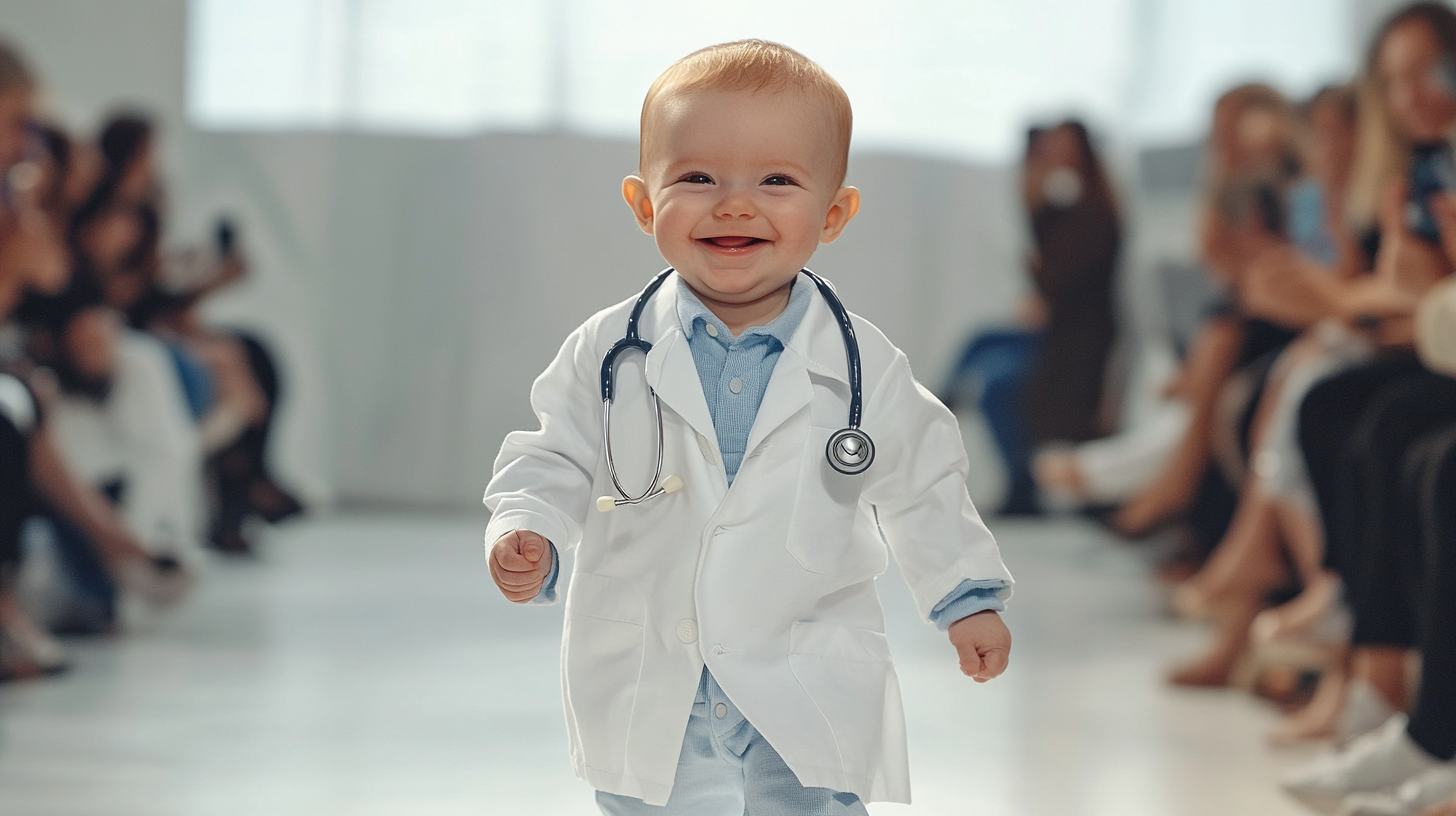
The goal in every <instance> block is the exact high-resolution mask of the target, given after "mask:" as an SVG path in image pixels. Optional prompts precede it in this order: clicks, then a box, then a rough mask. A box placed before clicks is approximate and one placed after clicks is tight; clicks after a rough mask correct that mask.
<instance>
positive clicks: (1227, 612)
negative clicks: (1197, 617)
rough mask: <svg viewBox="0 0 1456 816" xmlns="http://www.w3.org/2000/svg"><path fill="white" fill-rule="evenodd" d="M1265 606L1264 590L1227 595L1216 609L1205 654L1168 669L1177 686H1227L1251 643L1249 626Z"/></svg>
mask: <svg viewBox="0 0 1456 816" xmlns="http://www.w3.org/2000/svg"><path fill="white" fill-rule="evenodd" d="M1263 608H1264V596H1263V593H1262V592H1257V593H1256V592H1248V593H1244V594H1241V595H1239V596H1237V597H1231V598H1228V599H1226V600H1225V601H1224V602H1223V603H1222V604H1220V605H1219V607H1218V609H1217V610H1216V611H1215V613H1214V623H1215V629H1214V635H1213V643H1212V644H1210V646H1209V650H1208V651H1207V652H1206V653H1205V654H1204V655H1203V656H1202V657H1199V658H1197V659H1195V660H1193V661H1191V662H1189V663H1185V664H1183V665H1182V666H1179V667H1177V668H1175V669H1173V670H1172V671H1171V672H1169V673H1168V682H1170V683H1172V684H1173V685H1176V686H1204V687H1217V686H1226V685H1228V683H1229V678H1230V677H1231V676H1232V675H1233V671H1234V667H1235V666H1236V665H1238V662H1239V658H1240V657H1241V656H1242V655H1243V653H1244V651H1245V649H1247V648H1248V643H1249V627H1250V626H1251V625H1253V623H1254V617H1255V616H1257V615H1258V614H1259V611H1260V610H1261V609H1263Z"/></svg>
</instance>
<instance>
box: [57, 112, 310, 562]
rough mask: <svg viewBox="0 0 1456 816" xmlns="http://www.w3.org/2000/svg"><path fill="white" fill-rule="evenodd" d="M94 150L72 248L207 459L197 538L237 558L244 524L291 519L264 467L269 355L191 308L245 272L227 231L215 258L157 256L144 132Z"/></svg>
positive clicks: (110, 130) (113, 138)
mask: <svg viewBox="0 0 1456 816" xmlns="http://www.w3.org/2000/svg"><path fill="white" fill-rule="evenodd" d="M101 148H102V153H103V154H104V156H105V168H106V171H105V173H104V174H103V176H102V181H101V183H100V184H99V185H98V186H97V188H96V191H95V193H94V194H93V195H92V197H91V200H90V201H89V202H88V204H87V206H86V207H84V208H83V209H82V211H81V212H80V213H78V216H77V219H76V223H75V225H74V227H73V235H74V241H73V243H74V245H75V246H76V248H77V250H78V256H79V257H80V258H81V259H82V260H83V262H84V264H85V266H86V269H87V271H88V274H90V275H92V276H93V277H95V278H96V279H97V280H98V281H100V282H101V283H102V285H103V287H104V288H105V290H106V293H107V302H108V303H110V304H111V305H113V306H114V307H116V308H118V309H121V310H123V311H124V312H126V314H127V316H128V319H129V320H130V321H131V323H132V325H133V326H135V327H137V328H140V329H143V330H145V331H147V332H149V333H151V334H152V335H154V336H156V337H157V338H158V339H160V340H162V341H163V343H164V344H165V345H166V347H167V349H168V351H169V353H170V354H171V356H172V359H173V362H174V364H175V366H176V370H177V376H178V377H179V378H180V380H181V382H182V383H183V386H184V389H185V391H186V394H187V397H188V404H189V406H190V409H191V411H192V414H193V416H194V418H195V419H196V421H197V422H198V424H199V426H200V429H201V436H202V441H203V447H204V449H205V451H206V452H207V454H208V465H207V472H208V477H209V481H210V483H211V493H212V494H213V496H214V497H215V500H216V506H215V507H214V510H213V520H212V522H211V524H210V527H211V530H210V533H209V539H210V541H211V543H212V545H213V546H215V547H217V548H218V549H220V550H222V551H224V552H235V553H246V552H248V551H249V550H250V547H249V544H248V542H247V540H246V539H245V538H244V536H243V532H242V529H243V521H244V520H245V518H246V517H247V516H248V515H251V514H257V515H259V516H261V517H263V518H264V519H265V520H267V521H278V520H281V519H283V518H286V517H288V516H290V515H293V514H295V513H298V512H300V511H301V509H302V507H301V505H300V504H299V503H298V501H297V500H296V499H294V498H293V497H292V496H291V495H289V494H288V493H287V492H286V491H284V490H283V489H282V488H280V487H279V486H278V484H277V482H276V481H275V480H274V479H273V478H272V476H271V474H270V472H269V470H268V468H267V466H266V452H267V442H268V436H269V431H270V429H271V425H272V420H273V416H274V412H275V408H276V406H277V403H278V397H279V377H278V373H277V369H276V367H275V365H274V363H273V360H272V357H271V355H270V354H269V353H268V352H267V350H266V349H265V348H264V346H263V345H262V343H261V342H259V341H258V340H257V339H256V338H253V337H251V336H249V335H246V334H242V333H227V332H218V331H214V330H212V329H209V328H207V327H206V326H205V325H204V324H203V323H202V321H201V318H200V314H199V308H200V304H201V303H202V301H203V300H204V299H205V298H206V297H207V296H208V295H209V294H211V293H212V292H215V291H217V290H219V289H221V288H222V287H225V286H227V285H229V284H231V283H233V282H235V281H237V280H239V279H241V278H242V277H243V275H244V274H245V272H246V265H245V263H244V261H243V258H242V256H241V255H240V254H239V253H238V251H237V249H236V247H235V246H234V245H233V240H232V231H231V228H230V227H228V228H225V229H220V234H219V244H218V246H217V247H216V249H215V250H208V251H198V250H193V251H190V252H185V253H179V254H176V255H170V256H168V255H164V254H163V253H162V252H161V250H160V239H161V230H162V222H161V211H162V202H161V196H160V193H159V183H158V180H157V177H156V173H155V167H154V158H153V152H154V137H153V131H152V127H151V125H150V123H149V122H147V121H146V120H145V119H144V118H141V117H137V116H130V115H127V116H118V117H115V118H114V119H113V120H112V121H111V122H109V123H108V125H107V126H106V128H105V129H104V130H103V132H102V136H101ZM125 219H132V223H131V228H132V230H133V233H132V234H130V235H129V239H130V241H129V243H126V244H125V247H124V249H123V242H120V241H119V239H115V237H114V236H115V235H116V233H117V232H118V230H120V229H121V227H120V225H119V224H118V223H117V222H118V221H122V220H125ZM117 250H120V251H117Z"/></svg>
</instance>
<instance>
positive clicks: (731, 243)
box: [698, 235, 764, 249]
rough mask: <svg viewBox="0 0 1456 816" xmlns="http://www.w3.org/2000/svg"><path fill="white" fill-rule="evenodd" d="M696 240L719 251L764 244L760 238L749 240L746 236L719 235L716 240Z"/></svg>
mask: <svg viewBox="0 0 1456 816" xmlns="http://www.w3.org/2000/svg"><path fill="white" fill-rule="evenodd" d="M698 240H699V241H700V242H702V243H705V244H711V245H712V246H715V247H718V248H720V249H747V248H749V247H751V246H757V245H758V244H762V243H764V240H763V239H762V238H750V237H749V236H747V235H720V236H718V237H716V238H700V239H698Z"/></svg>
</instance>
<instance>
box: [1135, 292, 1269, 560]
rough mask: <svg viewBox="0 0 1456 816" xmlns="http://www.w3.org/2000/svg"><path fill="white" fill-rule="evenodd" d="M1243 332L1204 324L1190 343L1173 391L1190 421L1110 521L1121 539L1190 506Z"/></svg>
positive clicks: (1229, 325)
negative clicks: (1187, 409) (1157, 468)
mask: <svg viewBox="0 0 1456 816" xmlns="http://www.w3.org/2000/svg"><path fill="white" fill-rule="evenodd" d="M1242 342H1243V329H1242V327H1241V326H1240V325H1239V324H1238V323H1237V322H1236V321H1234V320H1228V319H1218V320H1213V321H1210V322H1209V323H1208V324H1207V325H1206V326H1205V327H1204V328H1203V330H1202V331H1201V332H1199V335H1198V337H1197V339H1196V340H1195V341H1194V345H1193V348H1192V349H1191V350H1190V351H1189V354H1188V362H1187V363H1186V364H1185V366H1184V370H1183V374H1182V379H1181V383H1180V385H1179V387H1178V389H1177V390H1178V391H1179V392H1181V393H1182V394H1183V396H1184V398H1185V399H1187V400H1188V404H1189V407H1190V408H1191V409H1192V411H1191V412H1192V417H1191V420H1190V421H1189V423H1188V431H1187V433H1185V434H1184V436H1183V440H1182V441H1181V442H1180V443H1179V445H1178V448H1177V450H1176V451H1175V452H1174V454H1173V457H1172V458H1171V459H1170V460H1169V461H1168V464H1167V465H1165V466H1164V467H1163V470H1162V471H1161V472H1160V473H1159V474H1158V477H1157V478H1156V479H1154V480H1153V481H1152V483H1151V484H1150V485H1149V487H1147V488H1146V489H1145V490H1143V491H1142V492H1140V493H1139V494H1138V495H1136V496H1134V497H1133V498H1132V499H1129V500H1128V501H1127V503H1126V504H1124V505H1123V506H1122V509H1121V510H1120V511H1119V512H1118V514H1117V516H1116V518H1115V519H1114V520H1113V526H1114V527H1116V528H1117V530H1118V531H1120V532H1122V533H1123V534H1124V535H1131V536H1137V535H1144V534H1146V533H1147V532H1148V531H1150V530H1151V529H1152V528H1153V527H1155V526H1157V525H1158V524H1160V523H1162V522H1163V521H1166V520H1168V519H1170V518H1172V517H1173V516H1176V515H1177V514H1179V513H1181V512H1183V511H1184V510H1186V509H1187V508H1188V505H1189V504H1191V503H1192V501H1193V497H1194V494H1195V493H1196V492H1197V490H1198V482H1199V480H1200V479H1202V478H1203V471H1204V469H1205V468H1206V467H1207V466H1208V457H1209V437H1210V433H1211V429H1212V425H1213V415H1214V411H1215V408H1216V407H1217V402H1218V394H1219V391H1220V390H1221V389H1222V388H1223V384H1224V382H1225V381H1226V380H1227V379H1228V376H1229V373H1230V372H1231V371H1232V370H1233V366H1234V362H1235V360H1236V359H1237V356H1238V351H1239V345H1240V344H1241V343H1242Z"/></svg>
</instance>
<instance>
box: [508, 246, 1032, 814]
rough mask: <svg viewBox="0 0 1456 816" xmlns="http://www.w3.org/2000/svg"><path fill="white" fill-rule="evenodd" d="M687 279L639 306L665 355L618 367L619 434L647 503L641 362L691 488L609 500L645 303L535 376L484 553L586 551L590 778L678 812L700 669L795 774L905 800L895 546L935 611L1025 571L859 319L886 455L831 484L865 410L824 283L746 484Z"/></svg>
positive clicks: (748, 457) (585, 765)
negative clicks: (612, 394) (1000, 545)
mask: <svg viewBox="0 0 1456 816" xmlns="http://www.w3.org/2000/svg"><path fill="white" fill-rule="evenodd" d="M679 285H683V284H682V283H681V281H680V279H679V278H678V277H677V276H676V275H673V276H672V277H670V278H669V279H668V280H667V281H666V282H665V283H664V285H663V286H662V289H661V290H660V291H659V292H658V293H657V294H656V295H655V296H654V297H653V298H652V300H651V302H650V303H649V304H648V306H647V308H646V310H645V311H644V312H643V317H642V329H641V332H642V337H643V338H645V339H647V340H648V341H650V342H651V343H652V344H653V348H652V351H651V353H650V354H649V355H648V356H647V358H646V360H645V364H638V363H635V362H633V361H632V360H631V359H630V357H629V358H626V359H625V360H624V362H623V363H622V366H621V368H620V369H619V375H618V398H617V401H616V403H614V411H613V414H612V418H613V428H612V443H613V450H614V452H615V459H616V461H617V466H618V470H619V472H621V473H622V475H623V476H624V483H625V485H626V486H627V488H628V489H629V490H631V491H634V492H638V491H640V490H641V489H642V488H643V486H645V484H646V481H647V480H648V479H649V478H650V476H651V462H650V461H648V460H650V459H651V456H652V453H653V445H654V441H655V440H654V439H653V436H654V435H655V426H654V425H652V424H651V422H650V420H651V416H652V414H651V409H650V408H649V407H648V402H647V401H646V397H645V389H643V388H642V385H641V381H642V378H643V374H642V371H643V368H645V375H646V381H647V382H648V383H650V384H651V386H652V387H653V388H654V389H655V390H656V392H657V394H658V396H659V397H660V398H661V400H662V407H663V422H664V424H665V426H666V431H665V438H666V443H665V453H664V462H665V464H664V470H663V473H664V475H665V474H669V473H676V474H679V475H681V476H682V478H683V480H684V482H685V487H684V488H683V490H682V491H681V492H679V493H675V494H671V495H667V496H664V497H660V498H657V499H653V500H651V501H648V502H646V503H644V504H642V505H638V506H635V507H634V506H625V507H621V508H619V509H618V510H616V511H615V512H612V513H598V512H597V511H596V510H595V509H594V506H593V505H594V499H595V498H596V497H598V496H603V495H612V496H615V495H616V493H615V491H614V490H613V488H612V482H611V478H610V476H609V474H608V471H607V466H606V459H605V454H604V451H603V445H602V403H601V397H600V390H599V372H600V366H601V361H602V357H603V355H604V354H605V353H606V351H607V349H608V348H610V347H611V345H612V344H613V343H614V342H616V341H617V340H618V339H619V338H621V337H622V336H623V333H624V329H625V326H626V322H627V315H628V313H629V312H630V310H631V307H632V303H633V301H632V300H628V301H624V302H623V303H620V304H618V305H616V306H613V307H612V308H609V309H607V310H605V311H602V312H600V313H598V314H596V315H595V316H593V317H592V318H591V319H589V320H588V321H587V322H586V323H584V324H583V325H582V326H581V327H580V328H578V329H577V330H576V331H575V332H573V333H572V334H571V336H570V337H568V338H567V339H566V342H565V344H563V345H562V347H561V351H560V352H559V353H558V354H557V356H556V359H555V360H554V361H552V363H551V365H550V366H549V367H548V368H547V369H546V371H545V372H544V373H542V374H541V376H540V377H539V378H537V380H536V383H535V385H534V387H533V388H532V390H531V404H532V407H533V408H534V409H535V411H536V415H537V417H538V418H539V419H540V421H541V429H540V430H537V431H518V432H515V433H512V434H510V435H509V436H508V437H506V440H505V442H504V444H503V445H502V446H501V451H500V455H499V457H498V458H497V459H496V463H495V477H494V478H493V479H492V480H491V483H490V486H489V487H488V488H487V491H486V496H485V503H486V505H487V506H489V507H490V509H491V510H492V511H493V515H492V517H491V520H490V524H489V526H488V527H487V528H486V534H485V539H486V547H487V550H489V547H490V545H491V543H493V542H494V541H495V540H496V539H497V538H499V537H500V536H501V535H504V534H505V533H508V532H510V531H512V530H517V529H524V530H532V531H534V532H537V533H539V534H541V535H543V536H545V537H546V538H547V539H549V540H550V541H552V542H553V543H554V544H555V545H556V547H557V548H558V549H559V550H560V551H562V552H566V551H569V550H571V549H573V548H578V547H579V549H578V550H577V554H576V563H575V568H574V571H573V573H572V576H571V581H570V584H569V586H568V588H567V593H566V594H567V600H566V626H565V632H564V635H563V639H564V644H563V655H562V658H563V659H562V679H563V688H564V691H565V698H566V719H567V727H568V730H569V732H570V741H571V755H572V762H573V765H574V766H575V770H576V774H577V776H579V777H580V778H582V779H583V780H585V781H586V782H588V783H590V784H591V785H592V786H594V787H595V788H597V789H598V790H604V791H608V792H611V793H617V794H622V795H626V796H634V797H638V798H640V799H643V800H645V801H646V802H648V803H649V804H659V805H660V804H664V803H666V801H667V799H668V795H669V793H670V792H671V790H672V784H673V775H674V772H675V770H676V768H677V761H678V753H679V751H680V750H681V748H682V741H683V736H684V734H685V732H686V728H687V722H688V715H689V713H690V711H691V709H692V704H693V699H694V696H695V693H696V691H697V688H698V681H699V677H700V674H701V672H702V669H703V665H704V664H705V663H706V664H707V666H708V668H709V669H710V670H711V671H712V672H713V676H714V677H715V678H716V679H717V681H718V683H719V684H720V685H721V686H722V688H723V689H724V691H725V692H726V693H727V694H728V696H729V697H730V698H731V699H732V700H733V702H734V703H736V704H737V705H738V707H739V708H740V709H741V710H742V712H743V714H744V715H745V716H746V717H747V718H748V720H749V722H751V723H753V725H754V726H755V727H756V728H757V729H758V730H759V732H760V733H762V734H763V736H764V737H765V738H766V739H767V740H768V741H769V743H770V744H772V745H773V746H774V748H775V749H776V750H777V751H778V752H779V754H780V755H782V756H783V758H784V761H785V762H786V763H787V764H788V766H789V768H791V769H792V770H793V771H794V773H795V774H796V775H797V776H798V778H799V781H800V782H801V783H803V784H804V785H806V786H815V787H826V788H832V789H834V790H837V791H846V792H851V793H854V794H857V795H858V796H859V797H860V798H862V799H865V800H867V801H892V802H909V801H910V784H909V768H908V760H907V754H906V745H905V722H904V714H903V712H902V709H901V702H900V689H899V684H898V681H897V680H896V677H895V672H894V668H893V666H892V665H891V662H890V649H889V646H888V644H887V642H886V639H885V634H884V615H883V612H882V610H881V607H880V602H879V597H878V596H877V594H876V592H875V585H874V579H875V576H877V575H879V574H880V573H882V572H883V571H884V570H885V568H886V566H887V561H886V552H885V546H884V543H885V542H888V543H889V545H890V548H891V549H892V550H893V551H894V553H895V558H896V560H897V561H898V562H899V564H900V569H901V571H902V572H903V573H904V575H905V578H906V580H907V581H908V583H909V585H910V589H911V592H912V593H913V595H914V597H915V601H916V604H917V606H918V607H919V610H920V613H921V614H922V615H924V616H927V617H928V616H929V613H930V611H931V609H932V607H934V605H935V604H936V603H938V602H939V601H940V600H942V599H943V598H944V597H945V595H946V594H948V593H949V592H950V591H951V590H953V589H954V588H955V587H956V586H957V585H959V584H960V582H961V581H962V580H965V579H972V580H987V579H1000V580H1005V581H1007V582H1009V581H1010V580H1011V576H1010V574H1009V573H1008V572H1007V571H1006V568H1005V567H1004V566H1003V565H1002V563H1001V557H1000V554H999V552H998V551H997V547H996V543H995V541H994V540H993V539H992V537H991V533H990V531H988V530H987V529H986V527H985V525H984V524H983V523H982V522H981V519H980V516H979V515H978V514H977V513H976V510H975V508H974V507H973V506H972V505H971V501H970V498H969V496H968V495H967V493H966V488H965V478H966V470H967V461H966V455H965V449H964V447H963V446H962V443H961V439H960V432H959V430H958V427H957V425H956V421H955V419H954V418H953V416H952V415H951V413H950V411H948V410H946V408H945V407H944V406H942V405H941V404H940V403H939V402H938V401H936V399H935V398H934V397H933V396H931V395H930V393H929V392H928V391H926V390H925V389H924V388H922V387H921V386H920V385H919V383H917V382H915V380H914V379H913V378H912V377H911V374H910V367H909V364H908V362H907V361H906V358H905V355H904V354H903V353H901V352H900V351H899V350H898V349H896V348H895V347H894V346H893V345H891V344H890V341H889V340H888V339H886V338H885V336H884V335H883V334H881V333H880V332H879V331H878V330H877V329H876V328H875V327H874V326H872V325H870V324H869V323H868V322H866V321H864V320H861V319H859V318H858V317H855V318H854V326H855V331H856V333H857V334H858V336H859V343H860V355H861V358H862V361H863V363H862V370H863V372H864V380H863V382H864V401H865V406H864V422H863V427H864V429H865V431H866V432H868V433H869V434H870V436H871V437H872V438H873V439H874V442H875V444H876V447H877V454H876V459H875V462H874V464H873V466H871V467H870V469H869V470H868V471H867V472H866V473H863V474H860V475H858V476H845V475H842V474H840V473H837V472H835V471H833V470H832V469H831V468H830V466H829V464H828V462H827V461H826V459H825V456H824V450H825V444H826V442H827V440H828V437H829V435H830V434H831V433H832V432H834V431H835V430H838V429H839V428H842V427H844V424H845V421H846V417H847V416H848V404H849V380H848V375H847V371H848V367H847V364H846V361H845V353H844V343H843V340H842V338H841V335H840V331H839V326H838V323H837V322H836V321H835V319H834V316H833V314H832V313H831V312H830V311H829V308H828V306H827V305H826V303H825V301H824V299H823V297H822V295H820V294H819V292H818V291H817V290H816V291H815V292H814V300H813V302H812V303H811V304H810V306H809V311H808V313H807V314H806V315H805V316H804V319H803V322H802V323H801V324H800V325H799V328H798V329H797V330H796V331H795V332H794V335H793V337H792V338H791V339H790V341H789V343H788V344H787V346H786V347H785V349H784V351H783V354H782V355H781V356H780V358H779V361H778V364H777V365H776V366H775V368H774V371H773V375H772V377H771V379H770V381H769V384H768V388H767V391H766V393H765V394H764V398H763V403H762V405H761V406H760V408H759V411H758V415H757V417H756V419H755V422H754V425H753V428H752V431H751V433H750V434H749V437H748V447H747V451H746V453H745V456H744V459H743V464H742V466H741V468H740V469H739V471H738V474H737V476H736V477H735V479H734V482H733V486H732V489H731V490H730V489H729V487H728V483H727V477H726V475H725V471H724V469H723V465H722V462H721V457H720V456H719V455H718V443H717V440H716V437H715V435H714V432H713V422H712V419H711V417H710V415H709V413H708V406H707V402H706V400H705V399H704V397H703V392H702V386H701V385H700V381H699V379H698V374H697V370H696V368H695V367H694V364H693V358H692V354H691V352H690V351H689V349H688V344H687V339H686V337H685V336H684V334H683V332H682V328H681V326H680V324H679V321H678V317H677V308H676V304H677V293H676V287H677V286H679ZM799 285H810V284H809V282H808V281H807V280H801V281H800V282H799ZM634 356H635V357H636V358H637V359H638V360H641V355H634ZM634 387H635V389H636V392H637V393H636V394H635V397H634V395H633V394H632V393H631V391H632V389H633V388H634ZM623 471H625V472H623ZM881 531H883V538H882V537H881ZM1008 594H1009V593H1008Z"/></svg>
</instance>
